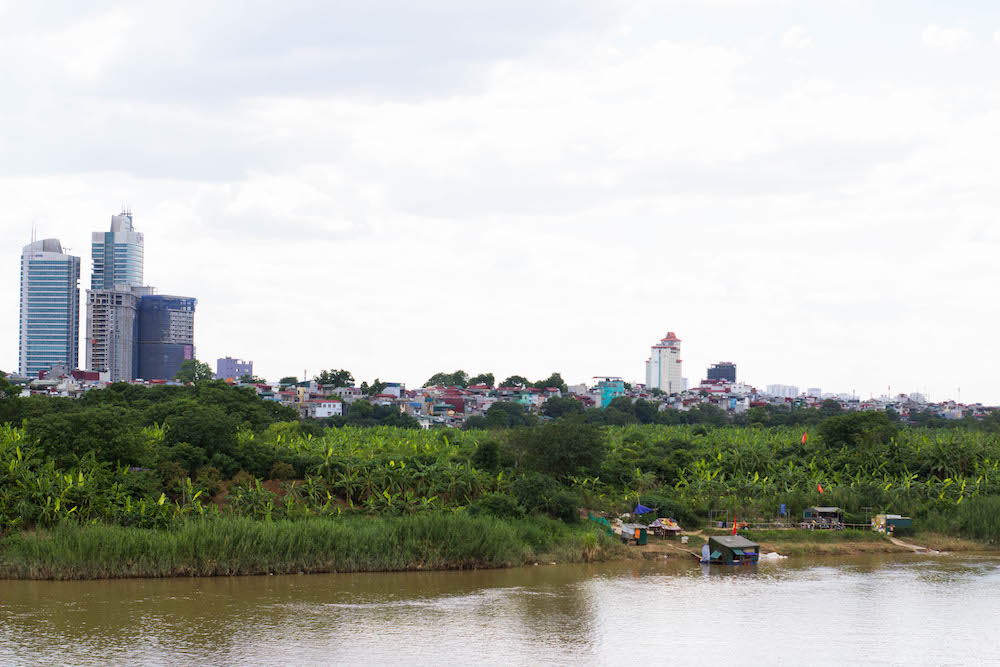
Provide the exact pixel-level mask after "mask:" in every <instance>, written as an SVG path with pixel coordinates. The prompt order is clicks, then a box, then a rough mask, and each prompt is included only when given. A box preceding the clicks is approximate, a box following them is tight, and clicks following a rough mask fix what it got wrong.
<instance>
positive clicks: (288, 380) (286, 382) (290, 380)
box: [278, 375, 299, 387]
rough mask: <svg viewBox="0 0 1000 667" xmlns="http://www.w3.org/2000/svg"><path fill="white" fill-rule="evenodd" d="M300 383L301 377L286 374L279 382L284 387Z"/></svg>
mask: <svg viewBox="0 0 1000 667" xmlns="http://www.w3.org/2000/svg"><path fill="white" fill-rule="evenodd" d="M298 383H299V379H298V378H297V377H295V376H294V375H286V376H285V377H283V378H281V379H280V380H278V384H280V385H281V386H282V387H288V386H291V385H293V384H298Z"/></svg>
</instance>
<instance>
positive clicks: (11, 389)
mask: <svg viewBox="0 0 1000 667" xmlns="http://www.w3.org/2000/svg"><path fill="white" fill-rule="evenodd" d="M490 377H492V376H490ZM20 395H21V388H20V387H18V386H16V385H13V384H11V383H10V381H9V380H7V374H6V373H4V372H3V371H0V400H3V399H6V398H15V397H17V396H20Z"/></svg>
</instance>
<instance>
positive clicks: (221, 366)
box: [215, 357, 253, 380]
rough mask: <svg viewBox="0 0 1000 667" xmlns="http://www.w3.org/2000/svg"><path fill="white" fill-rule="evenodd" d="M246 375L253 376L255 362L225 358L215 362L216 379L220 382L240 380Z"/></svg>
mask: <svg viewBox="0 0 1000 667" xmlns="http://www.w3.org/2000/svg"><path fill="white" fill-rule="evenodd" d="M244 375H253V362H252V361H243V360H242V359H233V358H232V357H224V358H222V359H216V360H215V377H216V379H218V380H228V379H230V378H232V379H233V380H239V379H240V378H241V377H243V376H244Z"/></svg>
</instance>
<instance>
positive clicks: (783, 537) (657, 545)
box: [630, 530, 997, 559]
mask: <svg viewBox="0 0 1000 667" xmlns="http://www.w3.org/2000/svg"><path fill="white" fill-rule="evenodd" d="M729 534H731V533H730V532H729V531H716V530H711V531H698V532H697V533H690V534H689V535H688V544H687V545H683V544H681V543H680V541H679V540H676V539H663V540H661V539H657V538H650V540H649V544H647V545H646V546H643V547H630V552H631V555H632V557H633V558H647V559H649V558H653V559H655V558H675V557H676V558H688V557H689V556H692V555H695V556H697V555H698V554H700V553H701V547H702V545H703V544H705V543H706V542H707V541H708V538H709V537H710V536H712V535H729ZM739 534H740V535H742V536H743V537H746V538H747V539H749V540H752V541H754V542H756V543H757V544H759V545H760V548H761V553H769V552H776V553H779V554H781V555H782V556H794V557H801V556H859V555H863V554H889V553H912V552H913V551H915V549H914V548H911V547H913V546H915V547H918V548H920V549H924V550H928V551H939V552H957V551H961V552H968V551H980V552H981V551H996V550H997V549H996V548H995V547H992V546H990V545H987V544H984V543H981V542H977V541H975V540H968V539H963V538H959V537H951V536H948V535H940V534H937V533H931V532H922V533H917V534H915V535H912V536H908V537H906V538H905V542H902V541H897V542H898V543H893V542H891V541H890V540H889V538H887V537H885V536H883V535H879V534H878V533H874V532H869V531H864V530H844V531H827V530H824V531H815V530H768V531H761V530H757V531H754V530H746V531H740V533H739ZM907 545H911V546H907Z"/></svg>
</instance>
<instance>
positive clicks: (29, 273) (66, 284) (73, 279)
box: [18, 239, 80, 377]
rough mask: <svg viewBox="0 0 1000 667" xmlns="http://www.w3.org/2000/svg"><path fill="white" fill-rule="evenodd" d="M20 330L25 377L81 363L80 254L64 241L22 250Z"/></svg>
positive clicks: (21, 368) (49, 241)
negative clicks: (65, 249)
mask: <svg viewBox="0 0 1000 667" xmlns="http://www.w3.org/2000/svg"><path fill="white" fill-rule="evenodd" d="M20 330H21V338H20V346H19V352H18V357H19V363H18V371H19V372H20V374H21V375H27V376H29V377H38V372H39V371H46V370H49V369H50V368H51V367H52V366H54V365H56V364H65V365H66V366H68V367H69V368H76V367H77V366H78V362H79V354H80V352H79V338H80V258H79V257H75V256H73V255H68V254H65V253H64V252H63V250H62V244H60V243H59V240H58V239H45V240H43V241H35V242H33V243H29V244H28V245H26V246H24V250H23V252H22V253H21V322H20Z"/></svg>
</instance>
